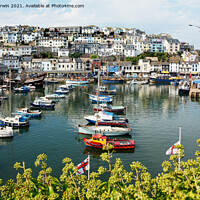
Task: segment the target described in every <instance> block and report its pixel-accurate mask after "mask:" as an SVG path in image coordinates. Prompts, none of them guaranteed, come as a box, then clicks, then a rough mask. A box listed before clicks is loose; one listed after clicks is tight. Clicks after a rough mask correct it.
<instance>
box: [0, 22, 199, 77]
mask: <svg viewBox="0 0 200 200" xmlns="http://www.w3.org/2000/svg"><path fill="white" fill-rule="evenodd" d="M199 65H200V57H199V53H198V51H196V50H195V48H194V46H193V45H190V44H188V43H186V42H181V41H179V40H178V39H174V38H172V36H171V35H169V34H158V35H147V34H146V33H145V32H144V31H141V30H138V29H136V28H119V27H118V28H117V27H103V28H100V27H97V26H94V25H89V26H71V27H69V26H67V27H46V28H40V27H33V26H28V25H23V26H22V25H16V26H4V27H0V69H1V73H5V72H6V71H8V70H9V68H10V67H11V68H12V70H15V71H16V72H19V73H20V72H21V71H22V70H21V69H24V70H25V71H26V72H46V73H49V74H50V73H53V74H55V75H64V74H66V73H83V74H93V75H95V74H97V72H98V71H99V70H100V71H101V72H102V73H105V74H106V73H111V74H112V73H116V72H118V73H121V74H123V75H126V76H132V75H139V74H142V75H145V76H148V75H151V74H152V73H156V72H159V71H165V72H167V73H170V74H173V75H184V76H188V75H190V74H191V75H193V76H198V75H199V73H200V67H199Z"/></svg>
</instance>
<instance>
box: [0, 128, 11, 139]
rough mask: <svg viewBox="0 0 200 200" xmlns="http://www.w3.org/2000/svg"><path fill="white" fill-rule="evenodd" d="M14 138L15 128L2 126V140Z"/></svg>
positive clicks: (0, 135)
mask: <svg viewBox="0 0 200 200" xmlns="http://www.w3.org/2000/svg"><path fill="white" fill-rule="evenodd" d="M10 137H13V128H12V127H9V126H4V127H3V126H0V138H10Z"/></svg>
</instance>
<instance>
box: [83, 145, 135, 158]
mask: <svg viewBox="0 0 200 200" xmlns="http://www.w3.org/2000/svg"><path fill="white" fill-rule="evenodd" d="M111 151H112V150H111ZM106 152H107V151H106V150H102V149H97V148H93V147H85V149H84V151H83V154H90V155H95V156H99V155H101V154H102V153H106ZM134 152H135V149H118V150H114V151H113V153H134Z"/></svg>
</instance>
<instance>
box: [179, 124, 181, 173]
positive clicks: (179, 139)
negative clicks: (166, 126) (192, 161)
mask: <svg viewBox="0 0 200 200" xmlns="http://www.w3.org/2000/svg"><path fill="white" fill-rule="evenodd" d="M179 142H180V145H181V126H180V127H179ZM180 154H181V152H180V149H179V157H178V168H179V170H180V167H181V155H180Z"/></svg>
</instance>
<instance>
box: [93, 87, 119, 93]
mask: <svg viewBox="0 0 200 200" xmlns="http://www.w3.org/2000/svg"><path fill="white" fill-rule="evenodd" d="M95 93H97V89H96V90H95ZM116 93H117V90H116V89H114V90H108V89H107V87H106V86H100V87H99V95H116Z"/></svg>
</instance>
